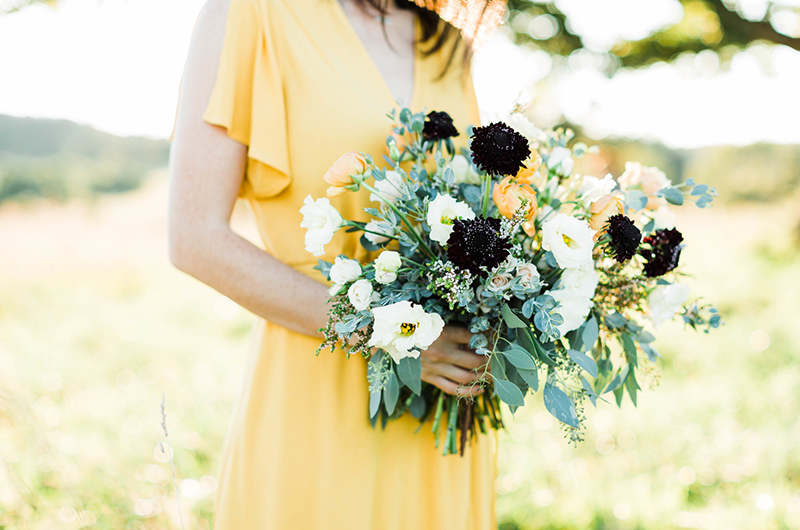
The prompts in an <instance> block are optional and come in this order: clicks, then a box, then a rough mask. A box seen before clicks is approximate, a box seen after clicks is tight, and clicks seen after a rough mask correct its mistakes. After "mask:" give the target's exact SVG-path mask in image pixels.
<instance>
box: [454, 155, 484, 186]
mask: <svg viewBox="0 0 800 530" xmlns="http://www.w3.org/2000/svg"><path fill="white" fill-rule="evenodd" d="M446 167H449V168H450V169H452V170H453V174H454V175H455V183H456V184H475V185H478V184H480V183H481V177H480V175H478V173H476V172H475V169H474V168H473V167H472V164H470V163H469V160H467V158H466V157H465V156H464V155H455V156H454V157H453V160H452V161H451V162H450V163H449V164H448V165H447V166H446Z"/></svg>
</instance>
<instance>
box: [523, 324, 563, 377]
mask: <svg viewBox="0 0 800 530" xmlns="http://www.w3.org/2000/svg"><path fill="white" fill-rule="evenodd" d="M519 341H520V342H521V343H522V346H523V347H524V348H525V349H526V350H528V352H529V353H530V354H531V355H533V356H534V357H535V358H536V359H539V360H540V361H541V362H543V363H545V364H546V365H547V366H552V367H553V368H555V367H556V362H555V361H554V360H553V359H551V358H550V356H549V355H547V352H546V351H544V348H542V345H541V344H540V343H539V339H537V338H536V336H535V335H534V334H533V333H532V332H531V330H529V329H526V330H525V331H524V332H522V333H520V334H519Z"/></svg>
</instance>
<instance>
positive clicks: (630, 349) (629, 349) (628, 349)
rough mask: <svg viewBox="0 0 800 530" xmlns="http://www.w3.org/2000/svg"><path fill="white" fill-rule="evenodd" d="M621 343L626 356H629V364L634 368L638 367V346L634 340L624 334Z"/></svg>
mask: <svg viewBox="0 0 800 530" xmlns="http://www.w3.org/2000/svg"><path fill="white" fill-rule="evenodd" d="M620 342H622V347H623V348H625V355H627V356H628V362H629V363H631V364H632V365H634V366H638V362H639V360H638V358H637V356H636V344H634V343H633V339H632V338H631V336H630V335H628V334H627V333H623V334H622V335H621V336H620Z"/></svg>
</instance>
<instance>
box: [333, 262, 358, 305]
mask: <svg viewBox="0 0 800 530" xmlns="http://www.w3.org/2000/svg"><path fill="white" fill-rule="evenodd" d="M360 276H361V264H360V263H359V262H358V261H356V260H354V259H347V258H343V257H341V256H337V257H336V259H335V260H334V262H333V266H332V267H331V281H332V282H333V285H332V286H331V288H330V290H329V291H328V292H329V293H330V294H331V295H335V294H338V293H339V291H341V290H342V287H344V284H346V283H348V282H352V281H355V280H357V279H358V278H359V277H360Z"/></svg>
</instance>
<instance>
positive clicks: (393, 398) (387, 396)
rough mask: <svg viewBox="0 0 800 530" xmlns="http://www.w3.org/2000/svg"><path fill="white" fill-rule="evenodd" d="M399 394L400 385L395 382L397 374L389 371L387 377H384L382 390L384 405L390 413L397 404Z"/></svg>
mask: <svg viewBox="0 0 800 530" xmlns="http://www.w3.org/2000/svg"><path fill="white" fill-rule="evenodd" d="M399 396H400V385H399V384H398V382H397V376H396V375H394V372H393V371H390V372H389V377H388V378H387V379H386V388H385V389H384V390H383V404H384V405H386V412H388V413H389V414H390V415H391V414H392V413H393V412H394V408H395V407H396V406H397V398H398V397H399Z"/></svg>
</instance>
